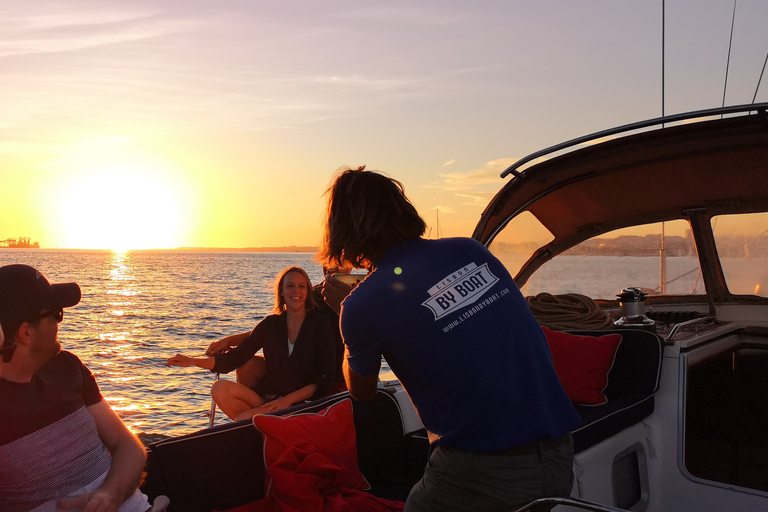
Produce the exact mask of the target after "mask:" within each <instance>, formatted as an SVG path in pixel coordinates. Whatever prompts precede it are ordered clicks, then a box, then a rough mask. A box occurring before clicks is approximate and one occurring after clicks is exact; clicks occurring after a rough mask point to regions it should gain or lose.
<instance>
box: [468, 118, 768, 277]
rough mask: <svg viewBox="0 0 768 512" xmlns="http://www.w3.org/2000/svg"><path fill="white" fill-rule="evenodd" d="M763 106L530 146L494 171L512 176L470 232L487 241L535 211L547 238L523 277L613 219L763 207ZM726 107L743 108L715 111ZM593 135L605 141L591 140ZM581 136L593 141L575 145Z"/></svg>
mask: <svg viewBox="0 0 768 512" xmlns="http://www.w3.org/2000/svg"><path fill="white" fill-rule="evenodd" d="M767 108H768V104H766V103H763V104H755V105H744V106H738V107H729V108H725V109H714V110H710V111H700V112H694V113H690V114H682V115H678V116H670V117H667V118H659V119H655V120H651V121H647V122H644V123H637V124H634V125H627V126H624V127H620V128H617V129H615V130H608V131H605V132H600V133H598V134H594V135H591V136H587V137H583V138H580V139H575V140H574V141H570V142H568V143H564V144H561V145H558V146H554V147H552V148H549V149H547V150H544V151H541V152H539V153H534V154H533V155H531V156H530V157H526V158H525V159H523V160H521V161H519V162H518V163H516V164H514V165H513V166H512V167H510V168H509V169H507V170H506V171H505V173H504V174H502V176H504V175H505V174H512V179H511V181H509V182H508V183H507V184H506V185H505V186H504V187H503V188H502V190H501V191H500V192H499V193H498V194H496V196H495V197H494V199H493V200H492V201H491V203H490V204H489V205H488V207H487V208H486V210H485V211H484V212H483V215H482V217H481V220H480V222H479V224H478V225H477V227H476V229H475V232H474V234H473V237H474V238H475V239H477V240H479V241H480V242H482V243H484V244H485V245H490V243H491V242H492V241H493V239H494V237H495V236H496V234H497V233H498V232H499V231H500V230H501V229H502V228H503V227H504V226H505V225H506V224H507V223H508V222H509V221H510V219H512V218H513V217H515V216H517V215H519V214H521V213H522V212H525V211H528V212H530V213H531V214H533V215H534V216H535V217H536V218H537V219H538V220H539V222H541V224H542V225H543V226H544V227H546V228H547V229H548V230H549V231H550V232H551V234H552V235H553V236H554V239H553V240H552V241H551V242H550V243H549V244H547V245H546V246H544V247H542V248H540V249H539V250H538V251H537V252H536V253H535V254H534V256H533V257H531V259H530V260H529V261H528V262H527V263H526V265H525V266H524V267H523V268H522V269H521V271H520V273H519V274H518V277H520V276H524V279H527V276H529V275H530V273H532V272H533V270H535V269H536V268H538V267H539V266H541V264H543V263H544V262H546V261H547V260H548V259H550V258H552V257H553V256H555V255H556V254H559V253H560V252H562V251H564V250H566V249H568V248H570V247H572V246H574V245H576V244H577V243H579V242H582V241H584V240H586V239H588V238H592V237H594V236H597V235H599V234H601V233H606V232H608V231H612V230H615V229H619V228H623V227H627V226H632V225H640V224H648V223H653V222H661V221H666V220H672V219H678V218H684V217H686V215H687V214H686V212H688V211H690V210H693V209H706V210H708V211H710V212H712V213H713V214H715V213H723V212H739V211H740V212H747V211H768V115H766V109H767ZM734 113H739V114H741V115H738V116H735V117H725V118H722V117H721V115H722V114H734ZM713 115H716V116H717V117H716V118H714V119H713V118H712V116H713ZM706 119H708V120H706ZM671 122H677V123H680V122H683V123H685V124H676V125H674V126H669V124H670V123H671ZM665 125H667V126H665ZM637 130H648V131H642V132H639V133H638V132H637ZM630 131H634V133H633V134H630V135H627V133H628V132H630ZM597 139H602V140H604V141H603V142H598V143H593V142H594V141H595V140H597ZM585 143H590V144H592V145H586V146H584V147H581V148H580V149H574V147H575V146H576V145H579V144H585ZM563 150H568V152H567V153H565V154H560V155H559V156H554V157H551V158H548V159H546V160H544V161H542V162H540V163H534V164H531V165H528V162H530V161H532V160H535V159H538V158H547V157H550V156H551V155H552V154H553V152H558V151H563ZM526 165H528V166H527V167H525V166H526ZM524 167H525V168H524ZM521 169H522V170H521Z"/></svg>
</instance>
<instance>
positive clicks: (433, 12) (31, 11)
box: [0, 0, 768, 249]
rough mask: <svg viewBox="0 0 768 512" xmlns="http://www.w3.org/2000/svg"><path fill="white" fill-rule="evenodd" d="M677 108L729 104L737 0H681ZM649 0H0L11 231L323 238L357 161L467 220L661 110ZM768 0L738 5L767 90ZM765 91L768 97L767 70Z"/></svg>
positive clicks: (5, 218)
mask: <svg viewBox="0 0 768 512" xmlns="http://www.w3.org/2000/svg"><path fill="white" fill-rule="evenodd" d="M667 4H668V5H667V31H668V34H667V57H666V59H667V77H666V80H667V84H666V100H665V101H666V113H668V114H670V113H675V112H682V111H688V110H696V109H701V108H709V107H715V106H719V105H720V103H721V101H722V95H723V78H724V69H725V66H726V58H727V54H728V41H729V31H730V27H731V13H732V9H733V4H732V2H730V1H724V0H723V1H721V0H707V1H703V2H702V1H701V0H680V1H675V2H667ZM660 9H661V8H660V5H657V3H656V2H647V1H645V0H634V1H627V2H615V1H612V0H583V1H580V2H572V1H569V0H543V1H541V2H529V1H522V0H511V1H509V2H490V1H484V0H481V1H480V2H475V3H466V2H460V1H458V0H456V1H426V0H415V1H408V2H406V1H393V2H381V3H377V2H366V3H364V4H360V3H359V2H352V1H347V0H344V1H341V0H336V1H329V2H311V1H308V0H304V1H299V0H297V1H295V2H285V3H277V2H264V1H252V0H248V1H246V0H233V1H230V2H182V1H180V0H152V1H150V0H133V1H128V0H115V1H111V2H96V1H87V0H70V1H66V2H61V1H53V0H40V1H36V2H21V3H19V2H3V4H2V5H0V35H1V36H2V37H0V69H2V70H3V71H2V73H3V79H2V80H0V112H1V113H2V114H0V190H2V192H3V193H2V196H1V197H2V199H1V200H0V239H5V238H7V237H19V236H29V237H32V239H33V240H37V241H39V242H40V244H41V246H42V247H49V248H51V247H52V248H55V247H60V248H105V249H114V248H118V249H140V248H169V247H179V246H187V247H190V246H194V247H203V246H205V247H265V246H286V245H316V244H317V243H319V241H320V218H321V215H322V212H323V197H322V194H323V192H324V191H325V189H326V188H327V186H328V185H329V183H330V181H331V179H332V177H333V174H334V172H335V171H336V169H338V168H339V167H341V166H345V165H349V166H357V165H361V164H367V165H368V168H369V169H378V170H382V171H385V172H387V173H388V174H390V175H391V176H393V177H395V178H397V179H399V180H400V181H402V182H403V183H404V184H405V187H406V192H407V193H408V195H409V196H410V197H411V199H412V200H413V202H414V203H415V205H416V206H417V208H418V209H419V211H420V212H421V213H422V215H423V217H424V218H425V220H426V221H427V223H428V224H429V226H430V228H431V229H433V230H434V229H435V220H436V212H437V211H438V210H439V211H440V217H439V218H440V231H441V234H442V235H443V236H455V235H470V234H471V233H472V230H473V228H474V225H475V224H476V222H477V220H478V219H479V217H480V214H481V212H482V210H483V208H484V206H485V204H486V203H487V202H488V200H489V199H490V198H491V197H492V196H493V194H494V193H495V192H496V191H497V190H498V189H499V188H500V187H501V186H502V184H503V181H502V180H501V179H500V178H499V173H500V172H501V171H502V170H503V169H504V168H505V167H506V166H507V165H508V164H510V163H512V162H513V161H514V160H516V159H517V158H520V157H523V156H525V155H526V154H528V153H530V152H533V151H535V150H538V149H541V148H542V147H546V146H549V145H552V144H556V143H558V142H561V141H563V140H567V139H570V138H573V137H577V136H580V135H583V134H585V133H590V132H594V131H598V130H602V129H605V128H609V127H612V126H617V125H620V124H625V123H629V122H633V121H638V120H641V119H647V118H652V117H657V116H658V115H660V113H661V106H660V105H661V100H660V89H661V67H660V66H661V64H660V60H661V42H660V41H661V36H660V34H661V27H660V25H661V23H660V19H661V10H660ZM766 19H768V2H764V1H762V0H751V1H742V2H739V4H738V10H737V17H736V22H735V33H734V43H733V49H732V56H731V63H730V76H729V81H728V92H727V98H726V103H727V104H738V103H749V102H750V101H751V100H752V96H753V94H754V91H755V87H756V85H757V79H758V77H759V74H760V66H761V65H762V62H763V59H764V58H765V52H766V49H768V31H766V30H765V29H764V21H765V20H766ZM757 101H768V86H765V85H764V86H763V87H762V88H761V89H760V91H759V94H758V97H757Z"/></svg>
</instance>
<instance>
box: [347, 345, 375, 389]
mask: <svg viewBox="0 0 768 512" xmlns="http://www.w3.org/2000/svg"><path fill="white" fill-rule="evenodd" d="M348 357H349V349H348V348H347V347H346V346H345V347H344V364H343V366H342V370H343V372H344V380H345V381H346V382H347V389H348V390H349V394H350V395H352V398H354V399H355V400H370V399H371V398H373V397H374V396H375V395H376V388H377V387H378V383H379V374H378V372H376V373H375V374H373V375H368V376H366V375H360V374H359V373H355V371H354V370H353V369H352V368H350V367H349V363H348V362H347V358H348Z"/></svg>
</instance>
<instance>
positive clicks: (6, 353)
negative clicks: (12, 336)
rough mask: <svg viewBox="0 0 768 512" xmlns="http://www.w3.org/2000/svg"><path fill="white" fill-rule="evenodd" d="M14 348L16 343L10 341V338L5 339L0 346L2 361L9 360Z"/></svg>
mask: <svg viewBox="0 0 768 512" xmlns="http://www.w3.org/2000/svg"><path fill="white" fill-rule="evenodd" d="M14 350H16V343H14V342H12V341H11V340H6V341H5V346H4V347H3V348H0V357H2V358H3V362H4V363H10V362H11V357H12V356H13V351H14Z"/></svg>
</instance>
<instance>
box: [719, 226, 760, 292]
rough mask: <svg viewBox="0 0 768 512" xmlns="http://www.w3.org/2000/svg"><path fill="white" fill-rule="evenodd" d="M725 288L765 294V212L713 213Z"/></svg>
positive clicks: (732, 290) (731, 290)
mask: <svg viewBox="0 0 768 512" xmlns="http://www.w3.org/2000/svg"><path fill="white" fill-rule="evenodd" d="M712 232H713V233H714V235H715V245H716V246H717V253H718V256H719V257H720V262H721V264H722V266H723V273H724V274H725V281H726V284H727V286H728V290H729V291H730V292H731V293H733V294H735V295H759V296H760V297H768V213H747V214H739V215H718V216H716V217H712Z"/></svg>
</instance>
